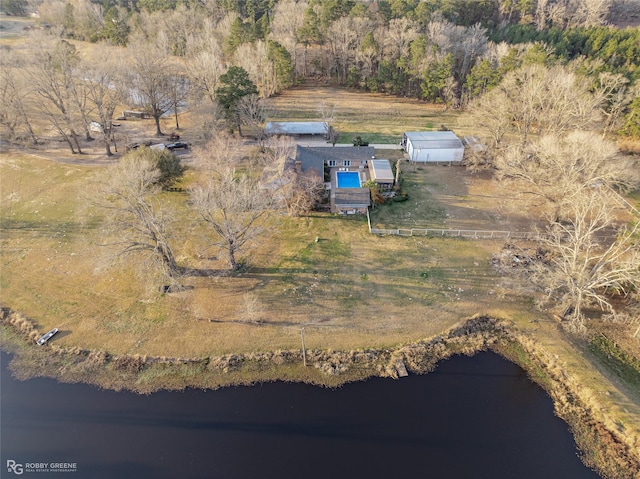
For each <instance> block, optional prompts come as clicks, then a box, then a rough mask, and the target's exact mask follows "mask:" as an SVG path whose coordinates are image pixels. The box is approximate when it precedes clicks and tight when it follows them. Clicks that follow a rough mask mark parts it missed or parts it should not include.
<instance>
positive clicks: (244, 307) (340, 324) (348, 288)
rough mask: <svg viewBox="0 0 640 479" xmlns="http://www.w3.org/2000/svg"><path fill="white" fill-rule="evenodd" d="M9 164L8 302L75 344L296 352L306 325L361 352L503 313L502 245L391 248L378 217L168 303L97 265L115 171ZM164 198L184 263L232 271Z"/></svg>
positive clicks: (280, 236)
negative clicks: (95, 190) (108, 181)
mask: <svg viewBox="0 0 640 479" xmlns="http://www.w3.org/2000/svg"><path fill="white" fill-rule="evenodd" d="M1 158H2V162H1V163H0V177H1V178H2V179H1V182H2V183H1V186H2V203H1V207H2V217H1V218H0V221H1V222H2V227H3V235H2V255H1V261H2V263H1V266H2V277H1V283H0V286H1V289H2V302H3V304H4V305H5V306H9V307H12V308H14V309H17V310H19V311H21V312H23V313H24V314H26V315H27V316H29V317H32V318H34V319H36V321H37V323H38V325H39V327H40V328H41V329H42V330H44V329H48V328H51V327H54V326H56V327H59V328H60V329H61V330H62V332H63V334H61V335H60V337H59V339H58V341H60V342H61V343H64V344H67V345H83V346H85V347H92V348H106V349H108V350H110V351H113V352H114V353H116V352H129V353H140V354H156V355H159V354H166V355H178V356H184V355H195V356H200V355H215V354H223V353H227V352H231V351H250V350H273V349H286V348H292V347H296V346H297V344H298V341H299V331H298V329H299V328H300V327H301V326H303V325H304V326H305V327H306V328H307V330H306V331H307V342H308V346H309V347H311V348H333V349H351V348H356V347H364V346H374V345H375V346H380V345H391V344H397V343H399V342H404V341H410V340H414V339H417V338H420V337H424V336H428V335H431V334H435V333H437V332H438V331H441V330H442V329H443V328H446V327H447V326H448V325H451V324H453V323H455V322H457V321H459V320H460V319H461V318H462V317H464V316H467V315H471V314H473V313H476V312H481V311H487V310H491V309H492V308H493V307H494V306H495V304H493V303H494V296H493V294H494V291H493V290H494V289H495V285H496V283H497V282H499V278H497V277H496V276H495V273H494V272H493V271H492V269H491V267H490V264H489V258H490V254H491V251H492V250H493V249H495V248H497V247H499V245H497V244H489V243H478V242H466V241H461V240H428V239H425V238H414V239H405V238H380V237H375V236H371V235H369V233H368V230H367V227H366V220H365V219H362V218H354V219H343V218H339V217H334V216H329V215H320V214H318V215H311V216H309V217H303V218H294V219H290V218H283V219H282V221H281V223H280V224H279V227H278V228H277V229H276V230H274V232H273V234H272V236H271V237H270V238H269V241H264V242H262V245H261V246H260V247H258V249H257V250H256V251H255V253H254V254H253V255H252V256H251V259H250V266H251V267H250V268H249V270H248V271H247V272H245V273H242V274H238V275H234V276H231V277H226V276H225V277H210V278H203V277H191V278H185V283H186V284H188V285H190V286H193V289H192V290H189V291H185V292H183V293H177V294H170V295H160V294H158V293H157V292H155V291H153V290H152V291H149V290H147V289H145V288H143V287H142V286H141V281H140V279H139V275H136V274H135V272H134V271H130V268H131V266H130V265H129V266H127V265H126V264H124V265H120V266H117V267H115V268H112V269H109V270H101V269H99V268H98V266H99V265H100V263H101V261H100V259H101V258H103V257H104V256H105V255H106V252H105V251H104V250H105V248H104V247H101V246H99V244H100V243H101V242H103V240H104V239H103V238H102V237H101V234H102V233H101V230H100V228H98V225H99V222H100V221H99V220H100V214H101V213H100V212H99V211H97V210H95V209H93V208H92V207H91V206H90V202H91V201H90V191H91V184H92V181H94V178H95V176H96V175H98V174H100V173H101V171H102V168H99V167H82V166H76V165H65V164H59V163H56V162H52V161H48V160H43V159H37V158H32V157H28V156H21V157H16V156H15V155H8V154H5V155H2V156H1ZM165 200H166V201H170V202H172V203H174V205H175V206H176V208H177V209H178V211H181V213H180V214H178V215H177V216H178V217H179V218H180V220H179V221H178V222H177V223H176V225H175V227H176V235H175V238H176V239H175V249H176V252H177V254H178V258H179V260H180V261H181V263H182V264H184V265H189V266H192V267H196V268H212V269H221V268H224V267H226V266H225V264H224V262H223V261H221V260H218V259H217V258H215V257H214V256H212V252H211V251H209V250H207V248H206V242H205V241H204V239H203V238H204V232H203V231H202V230H200V226H198V225H195V223H194V218H193V217H192V216H191V214H190V213H189V212H188V211H187V210H186V208H185V205H184V203H185V200H186V195H184V194H179V193H167V194H165ZM316 238H318V241H317V242H316ZM512 306H513V304H512ZM514 307H515V306H514ZM517 308H521V307H520V306H517ZM176 331H179V334H176ZM102 333H108V334H102Z"/></svg>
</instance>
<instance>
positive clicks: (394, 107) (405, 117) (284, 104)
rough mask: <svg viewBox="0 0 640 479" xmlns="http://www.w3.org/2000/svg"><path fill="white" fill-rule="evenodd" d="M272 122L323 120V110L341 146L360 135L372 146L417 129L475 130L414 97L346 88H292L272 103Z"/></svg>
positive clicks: (452, 113) (452, 114) (454, 115)
mask: <svg viewBox="0 0 640 479" xmlns="http://www.w3.org/2000/svg"><path fill="white" fill-rule="evenodd" d="M268 104H269V119H273V120H278V121H301V120H308V121H321V120H322V114H321V108H322V107H323V106H324V108H325V110H331V111H334V112H335V113H334V117H333V118H334V119H333V122H332V125H333V126H334V128H336V130H337V131H338V132H339V134H340V139H339V140H338V141H339V142H340V143H351V142H352V141H353V138H354V137H356V136H360V137H361V138H362V139H363V140H364V141H368V142H370V143H396V144H397V143H400V140H401V139H402V133H403V132H405V131H416V130H425V129H426V130H437V129H439V128H441V127H445V128H448V129H452V130H454V131H456V133H458V134H459V135H465V134H469V133H470V132H471V131H472V130H470V129H469V127H468V126H466V125H464V122H461V121H460V113H459V112H456V111H453V110H449V111H445V110H444V108H443V107H442V106H440V105H430V104H427V103H424V102H422V101H420V100H416V99H410V98H395V97H390V96H387V95H383V94H374V93H362V92H357V91H352V90H347V89H344V88H333V87H314V88H305V87H300V88H292V89H289V90H287V91H285V92H284V93H282V94H280V95H278V96H276V97H274V98H272V99H270V100H268Z"/></svg>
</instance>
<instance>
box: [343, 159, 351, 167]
mask: <svg viewBox="0 0 640 479" xmlns="http://www.w3.org/2000/svg"><path fill="white" fill-rule="evenodd" d="M342 164H343V165H344V166H351V160H344V161H343V162H342Z"/></svg>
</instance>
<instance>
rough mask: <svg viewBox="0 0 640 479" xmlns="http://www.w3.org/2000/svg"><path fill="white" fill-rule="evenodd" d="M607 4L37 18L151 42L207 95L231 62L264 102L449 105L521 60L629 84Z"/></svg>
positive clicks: (91, 37)
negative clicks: (307, 84)
mask: <svg viewBox="0 0 640 479" xmlns="http://www.w3.org/2000/svg"><path fill="white" fill-rule="evenodd" d="M614 3H615V2H613V0H557V1H549V0H526V1H518V2H516V1H513V0H472V1H467V0H464V1H463V0H423V1H421V2H418V1H415V0H393V1H387V0H377V1H375V2H366V3H365V2H360V1H356V0H298V1H296V0H279V1H274V0H268V1H267V0H225V1H222V2H213V1H208V0H199V1H195V0H190V1H184V0H181V1H177V0H138V1H122V0H121V1H114V0H103V1H101V2H94V1H91V0H70V1H66V2H65V1H53V2H46V3H41V4H40V5H39V6H38V13H39V15H40V22H41V23H42V24H43V25H47V27H48V28H51V26H54V28H56V29H58V30H57V31H58V33H59V35H60V36H62V37H63V38H69V39H79V40H86V41H92V42H100V41H104V42H107V43H110V44H112V45H120V46H124V45H131V44H134V45H137V46H138V47H139V48H143V45H147V44H148V45H151V46H154V45H158V44H161V48H162V50H163V51H164V52H165V54H166V55H167V56H169V57H171V58H172V59H174V60H177V62H178V63H179V64H180V66H181V68H183V69H186V70H187V71H188V72H191V73H192V76H191V78H190V80H191V82H190V84H189V87H193V88H200V89H203V90H204V93H205V94H209V95H210V94H211V92H212V91H214V90H215V87H217V86H216V85H215V84H216V83H217V81H218V79H219V76H220V75H221V74H222V73H224V72H225V71H226V69H228V67H229V66H232V65H233V66H239V67H241V68H244V69H245V70H246V71H247V72H248V73H249V76H250V79H251V80H252V81H253V82H254V83H255V84H256V85H257V88H258V91H259V94H260V95H261V96H263V97H268V96H271V95H273V94H275V93H277V92H279V91H281V90H282V89H284V88H287V87H288V86H290V85H292V84H294V83H295V82H299V81H303V80H306V79H310V78H323V79H326V80H328V81H331V82H333V83H335V84H337V85H343V86H349V87H354V88H359V89H362V90H367V91H372V92H385V93H390V94H394V95H402V96H410V97H415V98H420V99H423V100H426V101H429V102H436V103H442V104H443V105H445V106H451V107H458V106H464V105H466V104H468V103H469V102H470V101H471V100H473V99H474V98H477V97H479V96H480V95H482V94H483V93H485V92H486V91H487V90H490V89H491V88H494V87H495V86H496V85H497V84H498V83H500V81H501V80H502V78H504V76H505V75H506V74H507V73H508V72H510V71H514V70H516V69H518V68H520V67H521V66H523V65H527V64H531V63H540V64H544V65H546V66H549V65H551V64H563V65H573V66H574V68H575V71H576V72H577V73H579V74H580V75H583V76H585V77H587V78H590V79H591V80H592V82H593V83H594V84H596V85H597V82H598V75H599V74H600V73H602V72H609V73H612V74H615V75H622V76H623V77H625V78H626V80H627V83H628V87H632V86H634V85H635V82H636V80H637V76H638V72H639V71H640V68H639V66H640V65H639V62H640V60H639V59H640V51H639V49H640V47H639V46H638V45H639V44H640V31H638V29H626V30H621V29H616V28H612V27H609V26H606V25H605V24H606V22H607V21H608V19H609V17H610V15H611V12H612V9H613V7H614ZM629 8H630V7H629ZM198 70H200V72H199V73H196V72H198ZM203 70H206V71H203ZM194 75H195V78H194ZM212 86H213V88H212ZM638 108H639V105H638V103H637V102H635V103H633V102H629V104H628V105H626V106H625V107H624V110H623V114H624V115H623V116H624V117H625V118H626V121H625V122H623V124H621V125H617V126H619V131H620V132H622V133H624V134H627V135H637V134H638V130H640V127H639V126H638V121H637V117H638V114H639V112H638Z"/></svg>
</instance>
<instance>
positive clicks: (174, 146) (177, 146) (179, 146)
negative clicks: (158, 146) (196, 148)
mask: <svg viewBox="0 0 640 479" xmlns="http://www.w3.org/2000/svg"><path fill="white" fill-rule="evenodd" d="M182 148H184V149H187V148H189V144H188V143H185V142H184V141H176V142H175V143H169V144H168V145H167V149H168V150H170V151H173V150H179V149H182Z"/></svg>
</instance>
